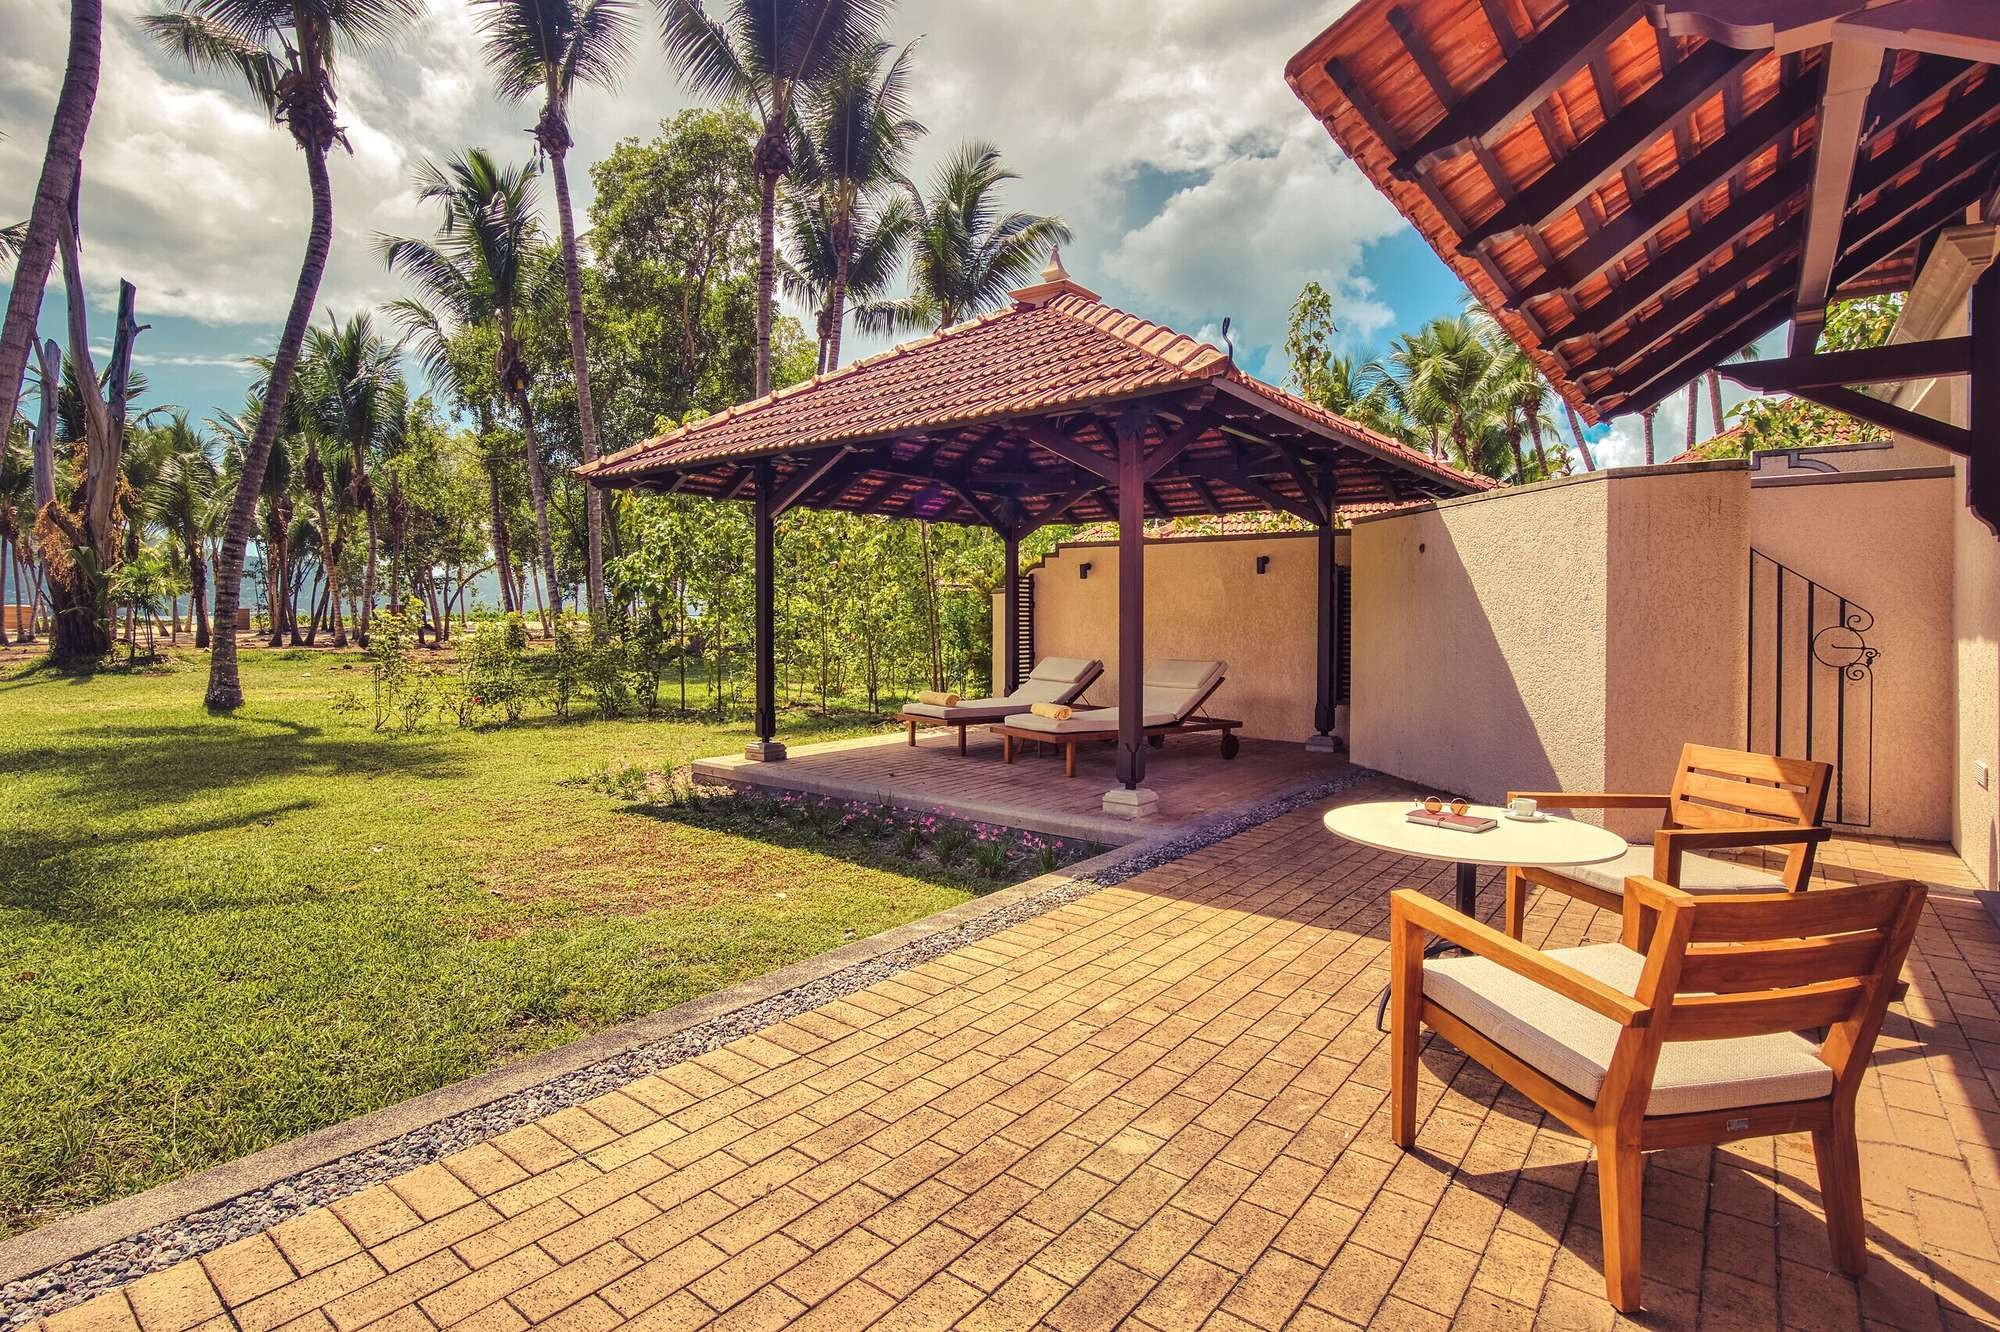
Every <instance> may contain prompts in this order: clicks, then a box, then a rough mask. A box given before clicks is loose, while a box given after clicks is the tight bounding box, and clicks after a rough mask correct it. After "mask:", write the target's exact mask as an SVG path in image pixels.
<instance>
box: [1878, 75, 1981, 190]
mask: <svg viewBox="0 0 2000 1332" xmlns="http://www.w3.org/2000/svg"><path fill="white" fill-rule="evenodd" d="M1995 111H2000V78H1992V79H1988V80H1986V82H1984V83H1982V84H1980V85H1979V86H1978V87H1977V88H1975V89H1973V90H1972V91H1971V92H1969V93H1966V94H1965V95H1964V96H1962V97H1958V98H1954V99H1953V100H1951V101H1949V102H1947V103H1945V105H1944V108H1943V109H1942V110H1941V111H1939V112H1938V114H1937V115H1935V116H1932V117H1931V118H1930V119H1929V120H1927V121H1925V122H1924V123H1923V124H1921V125H1919V126H1917V127H1916V128H1915V129H1912V130H1909V131H1907V132H1905V133H1904V134H1903V135H1902V136H1901V137H1899V138H1898V139H1897V140H1896V141H1895V142H1894V143H1893V144H1890V145H1889V147H1888V148H1887V149H1885V150H1884V151H1882V152H1880V153H1877V154H1876V155H1875V156H1873V157H1870V158H1865V159H1863V160H1862V161H1861V162H1860V163H1858V164H1857V165H1856V166H1855V169H1854V191H1853V195H1852V204H1862V203H1866V202H1867V201H1868V200H1870V199H1872V198H1874V196H1875V195H1876V194H1878V193H1879V192H1880V191H1882V190H1883V189H1884V188H1886V187H1887V186H1888V185H1889V183H1890V182H1891V181H1893V180H1895V179H1896V177H1898V176H1900V175H1902V174H1903V173H1904V172H1905V171H1908V170H1910V169H1911V168H1912V167H1916V166H1919V165H1921V164H1922V163H1924V162H1926V161H1928V160H1929V159H1930V158H1931V157H1932V156H1934V155H1935V154H1936V153H1938V152H1939V151H1941V150H1943V149H1945V148H1949V147H1951V146H1952V145H1953V144H1954V143H1956V142H1958V141H1959V140H1960V139H1962V138H1963V137H1964V136H1965V135H1967V134H1971V133H1974V132H1976V131H1977V130H1979V129H1980V128H1981V127H1982V126H1983V125H1984V124H1985V123H1986V122H1987V121H1988V120H1989V119H1991V118H1992V116H1993V114H1994V112H1995ZM1850 206H1852V205H1850Z"/></svg>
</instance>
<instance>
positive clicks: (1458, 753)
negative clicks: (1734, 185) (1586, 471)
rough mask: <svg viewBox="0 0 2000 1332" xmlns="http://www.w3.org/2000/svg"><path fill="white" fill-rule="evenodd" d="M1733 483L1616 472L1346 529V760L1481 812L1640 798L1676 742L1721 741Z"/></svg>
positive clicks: (1708, 467)
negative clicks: (1515, 801) (1583, 794)
mask: <svg viewBox="0 0 2000 1332" xmlns="http://www.w3.org/2000/svg"><path fill="white" fill-rule="evenodd" d="M1748 490H1749V486H1748V476H1747V472H1746V471H1745V470H1744V468H1743V466H1742V464H1740V463H1737V464H1728V463H1723V464H1699V465H1695V466H1693V467H1675V468H1658V469H1631V470H1628V471H1622V472H1620V471H1613V472H1608V473H1596V474H1593V475H1591V476H1587V477H1578V478H1572V479H1569V480H1566V481H1560V482H1552V483H1544V484H1541V485H1537V486H1528V487H1523V488H1521V489H1519V490H1511V491H1506V492H1500V493H1496V494H1493V495H1488V496H1483V497H1479V498H1475V499H1471V500H1459V501H1453V502H1449V503H1445V504H1440V505H1437V506H1434V507H1430V508H1425V509H1419V510H1416V511H1413V512H1410V513H1406V514H1394V515H1388V516H1385V517H1381V518H1371V519H1367V520H1364V521H1362V522H1360V523H1357V524H1356V526H1355V529H1354V556H1353V562H1354V682H1353V697H1354V713H1353V740H1352V744H1353V752H1354V757H1355V760H1356V761H1357V762H1360V763H1364V764H1367V765H1368V766H1370V767H1375V768H1381V769H1383V770H1385V771H1388V772H1392V773H1395V774H1396V775H1398V776H1401V777H1405V778H1408V779H1410V780H1412V781H1415V782H1418V783H1421V784H1423V785H1427V786H1434V787H1437V788H1438V789H1439V790H1441V791H1450V792H1462V793H1464V794H1467V795H1470V796H1473V797H1474V798H1476V799H1483V800H1495V799H1498V798H1499V797H1500V796H1502V795H1503V794H1504V793H1505V792H1506V791H1507V789H1509V788H1510V787H1511V788H1540V789H1567V790H1603V789H1606V788H1607V786H1608V787H1610V788H1612V789H1626V790H1631V789H1638V790H1655V789H1659V787H1660V786H1661V785H1662V783H1663V782H1664V780H1665V777H1666V773H1667V771H1668V768H1669V766H1670V764H1671V763H1672V760H1673V757H1674V755H1675V754H1676V753H1678V751H1679V746H1680V744H1681V743H1682V742H1683V741H1686V740H1701V741H1706V742H1710V743H1724V744H1726V743H1730V742H1731V741H1732V740H1733V739H1734V737H1736V736H1737V735H1738V734H1739V733H1740V728H1741V702H1740V697H1741V683H1740V682H1741V679H1742V662H1743V655H1742V654H1743V646H1742V644H1743V624H1744V620H1743V600H1744V592H1743V585H1744V584H1743V562H1744V560H1745V559H1746V558H1747V556H1746V554H1745V550H1746V545H1747V540H1748ZM1608 822H1609V823H1610V824H1611V826H1613V827H1616V828H1618V829H1619V830H1620V831H1626V832H1632V831H1637V830H1639V829H1640V828H1641V827H1642V826H1643V824H1644V820H1643V819H1633V818H1629V817H1620V816H1613V817H1612V818H1611V819H1609V820H1608Z"/></svg>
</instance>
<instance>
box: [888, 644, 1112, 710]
mask: <svg viewBox="0 0 2000 1332" xmlns="http://www.w3.org/2000/svg"><path fill="white" fill-rule="evenodd" d="M1102 669H1103V663H1102V662H1098V661H1093V660H1091V659H1090V658H1088V657H1044V658H1042V659H1041V660H1040V661H1038V662H1036V663H1035V669H1034V670H1032V671H1030V672H1028V678H1027V679H1025V680H1023V681H1021V686H1020V688H1018V689H1016V690H1015V691H1014V692H1013V693H1011V694H1008V695H1007V696H1006V697H1004V698H968V699H962V700H960V701H959V702H957V703H955V704H953V705H952V706H951V707H945V706H944V705H943V704H940V703H917V702H909V703H905V704H904V705H903V711H905V712H907V713H909V714H910V715H912V716H915V717H935V718H937V719H938V720H939V721H948V722H989V721H999V720H1000V719H1001V718H1003V717H1008V716H1012V715H1013V714H1014V713H1017V712H1020V711H1021V710H1022V709H1024V708H1030V707H1033V706H1034V705H1035V704H1037V703H1067V702H1069V700H1071V699H1072V698H1075V697H1076V696H1077V695H1078V694H1080V693H1082V692H1083V690H1084V688H1085V687H1086V684H1087V682H1088V681H1089V680H1091V679H1092V678H1094V677H1095V676H1096V674H1097V673H1098V671H1100V670H1102Z"/></svg>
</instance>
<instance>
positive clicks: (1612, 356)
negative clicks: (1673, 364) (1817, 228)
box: [1557, 227, 1798, 366]
mask: <svg viewBox="0 0 2000 1332" xmlns="http://www.w3.org/2000/svg"><path fill="white" fill-rule="evenodd" d="M1797 244H1798V238H1797V237H1796V236H1793V235H1792V234H1791V233H1790V232H1788V231H1786V230H1785V229H1784V228H1782V227H1781V228H1779V229H1778V230H1776V231H1773V232H1772V233H1771V234H1770V235H1768V236H1766V237H1765V238H1764V239H1763V240H1761V241H1758V242H1757V243H1756V244H1755V245H1746V246H1744V247H1743V248H1742V249H1740V250H1738V251H1737V252H1736V253H1735V254H1734V255H1732V256H1731V257H1730V258H1729V259H1728V260H1726V261H1725V262H1724V263H1723V264H1722V265H1721V266H1720V267H1718V268H1716V269H1715V270H1714V271H1713V272H1710V273H1707V274H1704V275H1703V276H1701V277H1700V278H1698V279H1696V280H1695V282H1694V284H1693V285H1692V286H1690V287H1689V288H1688V289H1687V290H1686V291H1684V292H1682V293H1681V294H1680V295H1678V296H1672V297H1669V298H1668V299H1666V300H1665V301H1662V302H1661V303H1660V306H1659V308H1658V309H1657V310H1655V311H1654V312H1653V313H1652V314H1650V315H1648V316H1647V317H1646V318H1644V319H1642V320H1636V321H1634V322H1632V323H1630V324H1627V325H1626V326H1625V328H1624V329H1622V330H1620V332H1619V333H1618V335H1617V336H1616V337H1615V338H1607V339H1605V340H1604V342H1603V343H1601V344H1600V345H1599V346H1598V348H1597V355H1598V358H1599V360H1600V361H1601V362H1602V363H1604V364H1606V365H1619V366H1622V365H1628V364H1630V363H1631V361H1632V360H1633V358H1635V357H1637V356H1640V355H1643V354H1644V353H1646V352H1648V351H1651V350H1652V349H1653V348H1654V347H1656V346H1658V345H1659V343H1660V341H1661V340H1662V339H1664V338H1666V337H1667V336H1668V335H1669V334H1671V333H1673V332H1674V331H1675V330H1677V329H1679V328H1680V327H1681V326H1682V325H1684V324H1686V323H1688V322H1690V321H1691V320H1695V319H1699V318H1700V317H1701V316H1702V315H1704V314H1706V313H1708V312H1709V311H1710V310H1712V309H1714V308H1715V306H1716V304H1717V303H1718V302H1720V301H1722V300H1723V299H1724V298H1726V297H1728V296H1729V295H1730V294H1731V293H1733V292H1735V291H1738V290H1740V289H1741V288H1742V287H1743V286H1744V284H1746V283H1749V282H1754V281H1756V280H1757V278H1758V277H1759V276H1760V275H1761V274H1763V273H1764V271H1765V270H1766V269H1769V268H1773V267H1775V266H1777V265H1779V264H1782V263H1784V262H1785V260H1787V259H1788V258H1790V257H1791V253H1792V249H1793V247H1794V246H1796V245H1797ZM1657 267H1658V268H1659V269H1660V272H1661V273H1662V274H1663V275H1664V274H1665V273H1666V272H1667V271H1668V268H1667V266H1666V265H1664V264H1662V265H1658V266H1657ZM1653 271H1654V270H1653V268H1652V267H1649V268H1647V269H1646V272H1645V273H1642V274H1641V275H1640V277H1642V278H1643V277H1645V276H1647V275H1649V274H1651V273H1652V272H1653ZM1635 285H1637V284H1636V282H1634V283H1628V284H1627V291H1628V292H1629V290H1630V288H1631V287H1632V286H1635ZM1639 299H1642V298H1634V297H1631V296H1629V295H1627V294H1626V293H1624V292H1621V293H1618V294H1616V295H1613V296H1609V297H1607V298H1605V299H1604V300H1602V301H1599V302H1598V303H1597V304H1596V305H1593V306H1591V307H1590V309H1589V310H1587V311H1585V312H1584V316H1582V317H1579V319H1578V321H1577V324H1585V325H1586V326H1584V327H1581V328H1578V327H1577V325H1576V324H1572V325H1566V326H1564V328H1563V330H1562V332H1561V333H1559V334H1558V335H1557V337H1558V338H1559V339H1560V340H1562V341H1573V340H1575V339H1578V338H1584V337H1589V336H1591V335H1593V334H1595V333H1598V332H1600V331H1602V326H1603V324H1604V323H1605V322H1608V321H1611V320H1616V319H1618V318H1620V317H1624V316H1629V315H1631V314H1632V313H1633V311H1634V310H1635V309H1637V308H1638V300H1639ZM1586 317H1587V323H1586ZM1573 328H1574V329H1576V331H1575V332H1572V331H1571V330H1572V329H1573Z"/></svg>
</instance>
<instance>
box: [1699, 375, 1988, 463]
mask: <svg viewBox="0 0 2000 1332" xmlns="http://www.w3.org/2000/svg"><path fill="white" fill-rule="evenodd" d="M1724 373H1727V371H1724ZM1795 396H1797V397H1801V398H1804V399H1805V400H1806V401H1807V402H1816V403H1818V404H1819V405H1820V406H1822V407H1831V408H1832V409H1833V410H1834V411H1836V412H1844V413H1846V414H1847V415H1849V416H1852V417H1855V418H1856V419H1858V420H1862V421H1867V422H1869V423H1870V424H1873V425H1878V426H1881V427H1882V428H1883V429H1884V430H1893V431H1895V432H1896V433H1897V434H1899V435H1912V436H1915V437H1916V438H1917V439H1921V440H1924V441H1925V442H1927V443H1931V444H1936V445H1937V446H1938V447H1940V448H1946V449H1950V450H1951V451H1952V452H1953V453H1964V454H1970V453H1971V452H1972V449H1973V434H1972V432H1971V431H1970V430H1967V429H1965V428H1964V427H1963V426H1955V425H1951V424H1949V423H1948V422H1944V421H1940V420H1938V419H1937V418H1936V417H1934V416H1925V415H1923V414H1922V413H1921V412H1913V411H1910V410H1909V409H1908V408H1906V407H1898V406H1897V405H1896V404H1895V403H1893V402H1884V401H1883V400H1882V399H1880V398H1871V397H1869V396H1868V395H1867V394H1866V393H1858V392H1856V391H1855V390H1853V389H1851V388H1802V389H1799V390H1797V392H1796V395H1795Z"/></svg>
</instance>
